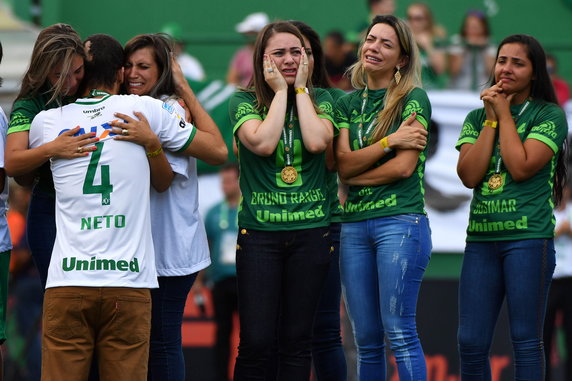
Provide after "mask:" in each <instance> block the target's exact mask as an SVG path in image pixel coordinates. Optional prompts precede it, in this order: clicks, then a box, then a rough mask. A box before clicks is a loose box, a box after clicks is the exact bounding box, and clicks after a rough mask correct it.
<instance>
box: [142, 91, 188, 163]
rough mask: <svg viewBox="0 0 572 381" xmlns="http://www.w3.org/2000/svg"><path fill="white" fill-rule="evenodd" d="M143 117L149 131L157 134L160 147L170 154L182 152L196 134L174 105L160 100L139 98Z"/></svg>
mask: <svg viewBox="0 0 572 381" xmlns="http://www.w3.org/2000/svg"><path fill="white" fill-rule="evenodd" d="M140 99H141V101H142V104H143V106H144V109H145V110H146V112H144V113H143V114H145V116H146V117H147V119H148V120H149V125H150V126H151V129H152V130H153V131H154V132H155V133H156V134H157V137H158V138H159V140H160V141H161V145H162V146H163V147H164V148H165V149H168V150H169V151H172V152H182V151H184V150H185V149H186V148H187V147H188V146H189V144H191V142H192V141H193V138H194V137H195V134H196V132H197V130H196V127H195V126H193V125H192V124H191V123H187V122H185V117H184V115H180V114H179V113H178V112H177V110H176V108H175V106H174V105H170V104H169V103H166V102H162V101H160V100H157V99H154V98H151V97H148V96H143V97H140Z"/></svg>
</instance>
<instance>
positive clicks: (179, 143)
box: [29, 95, 196, 288]
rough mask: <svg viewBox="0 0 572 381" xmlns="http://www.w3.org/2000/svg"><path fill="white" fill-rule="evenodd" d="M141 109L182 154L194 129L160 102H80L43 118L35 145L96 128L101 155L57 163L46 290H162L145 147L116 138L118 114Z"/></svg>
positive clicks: (129, 98)
mask: <svg viewBox="0 0 572 381" xmlns="http://www.w3.org/2000/svg"><path fill="white" fill-rule="evenodd" d="M133 111H139V112H142V113H143V114H144V115H145V116H146V118H147V119H148V121H149V124H150V126H151V128H152V129H153V131H154V132H155V133H156V134H157V136H158V137H159V139H160V140H161V143H162V145H163V147H164V148H165V149H168V150H172V151H177V150H182V149H185V148H186V147H187V146H188V145H189V144H190V142H191V141H192V139H193V137H194V134H195V132H196V130H195V128H194V127H193V126H192V125H191V124H186V123H185V122H184V118H182V117H181V116H179V115H178V114H177V113H176V112H174V109H173V108H172V107H171V106H169V105H166V104H164V103H163V102H161V101H159V100H156V99H153V98H150V97H138V96H136V95H117V96H105V97H104V98H102V99H90V98H88V99H79V100H78V101H77V102H76V103H73V104H70V105H67V106H64V107H61V108H57V109H52V110H48V111H43V112H41V113H39V114H38V115H37V116H36V118H34V121H33V122H32V125H31V128H30V138H29V139H30V147H38V146H40V145H42V144H44V143H47V142H50V141H52V140H54V139H55V138H56V137H57V136H58V135H59V134H61V133H62V132H64V131H66V130H69V129H72V128H74V127H76V126H80V127H81V128H82V130H81V131H80V132H79V134H82V133H84V132H90V131H94V132H96V136H98V137H99V138H100V141H99V142H98V143H97V144H96V146H97V150H96V151H93V152H91V153H90V155H89V156H87V157H82V158H78V159H71V160H66V159H52V160H51V169H52V175H53V178H54V186H55V190H56V228H57V234H56V242H55V244H54V249H53V252H52V258H51V261H50V267H49V271H48V281H47V285H46V288H50V287H60V286H87V287H134V288H152V287H157V286H158V284H157V277H156V272H155V260H154V250H153V241H152V238H151V221H150V213H149V187H150V178H149V163H148V161H147V157H146V155H145V150H144V148H143V147H142V146H139V145H137V144H134V143H130V142H123V141H118V140H114V139H113V136H114V134H113V133H112V132H111V127H110V125H109V123H110V122H111V121H113V120H114V119H117V118H116V117H114V115H113V114H114V113H115V112H121V113H124V114H127V115H131V116H133Z"/></svg>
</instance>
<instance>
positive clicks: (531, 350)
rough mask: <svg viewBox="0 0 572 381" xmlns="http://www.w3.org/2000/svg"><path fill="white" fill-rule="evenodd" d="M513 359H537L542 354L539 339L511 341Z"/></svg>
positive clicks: (542, 347)
mask: <svg viewBox="0 0 572 381" xmlns="http://www.w3.org/2000/svg"><path fill="white" fill-rule="evenodd" d="M512 346H513V349H514V357H515V359H523V358H524V359H526V358H537V357H538V356H541V355H542V353H543V352H544V343H543V342H542V340H540V339H539V338H532V339H528V340H514V339H513V341H512Z"/></svg>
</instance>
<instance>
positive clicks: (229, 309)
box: [212, 276, 238, 381]
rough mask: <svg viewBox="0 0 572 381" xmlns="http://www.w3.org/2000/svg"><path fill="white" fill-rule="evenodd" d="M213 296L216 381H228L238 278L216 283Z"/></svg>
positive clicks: (225, 279)
mask: <svg viewBox="0 0 572 381" xmlns="http://www.w3.org/2000/svg"><path fill="white" fill-rule="evenodd" d="M212 295H213V304H214V312H215V321H216V343H215V349H214V354H215V360H214V364H215V374H216V377H215V381H228V370H229V369H228V368H229V366H228V365H229V360H230V340H231V335H232V323H233V320H234V319H233V318H234V312H235V311H237V310H238V301H237V300H238V297H237V291H236V277H234V276H231V277H228V278H224V279H222V280H220V281H218V282H216V283H215V284H214V286H213V291H212Z"/></svg>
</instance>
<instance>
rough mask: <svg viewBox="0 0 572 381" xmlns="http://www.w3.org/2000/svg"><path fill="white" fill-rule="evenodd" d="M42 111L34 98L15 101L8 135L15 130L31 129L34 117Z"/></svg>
mask: <svg viewBox="0 0 572 381" xmlns="http://www.w3.org/2000/svg"><path fill="white" fill-rule="evenodd" d="M40 111H42V109H41V108H39V107H38V105H37V104H36V102H34V101H33V100H32V99H20V100H17V101H16V102H15V103H14V107H13V109H12V113H11V114H10V124H9V126H8V135H9V134H12V133H14V132H22V131H29V130H30V126H31V124H32V120H33V119H34V117H35V116H36V115H37V114H38V113H39V112H40Z"/></svg>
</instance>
